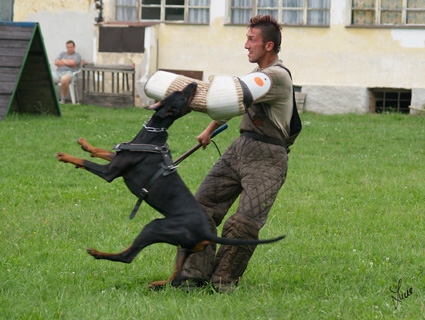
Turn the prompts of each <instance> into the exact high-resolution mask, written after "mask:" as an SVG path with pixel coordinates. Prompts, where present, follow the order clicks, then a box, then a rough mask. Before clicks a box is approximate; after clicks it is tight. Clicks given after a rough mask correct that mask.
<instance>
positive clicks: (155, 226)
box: [87, 219, 168, 263]
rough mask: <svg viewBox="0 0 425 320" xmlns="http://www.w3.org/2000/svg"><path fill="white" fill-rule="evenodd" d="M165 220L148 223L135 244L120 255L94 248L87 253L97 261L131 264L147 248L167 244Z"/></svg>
mask: <svg viewBox="0 0 425 320" xmlns="http://www.w3.org/2000/svg"><path fill="white" fill-rule="evenodd" d="M163 220H165V219H155V220H153V221H152V222H150V223H148V224H147V225H146V226H145V227H144V228H143V230H142V232H140V234H139V235H138V236H137V238H136V239H135V240H134V241H133V243H132V244H131V245H130V246H129V247H128V248H127V249H125V250H124V251H121V252H118V253H107V252H101V251H98V250H95V249H92V248H88V249H87V253H88V254H90V255H91V256H93V257H94V258H96V259H104V260H110V261H116V262H123V263H131V262H132V261H133V259H134V258H135V257H136V256H137V255H138V254H139V252H140V251H142V250H143V249H144V248H146V247H147V246H149V245H151V244H154V243H160V242H165V243H167V242H168V241H167V234H165V233H164V232H161V231H162V229H163V228H162V225H163V223H162V221H163Z"/></svg>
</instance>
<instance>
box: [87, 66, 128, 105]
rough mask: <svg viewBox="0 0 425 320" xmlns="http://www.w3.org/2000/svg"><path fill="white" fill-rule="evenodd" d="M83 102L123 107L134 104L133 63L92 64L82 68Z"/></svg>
mask: <svg viewBox="0 0 425 320" xmlns="http://www.w3.org/2000/svg"><path fill="white" fill-rule="evenodd" d="M82 78H83V99H82V100H83V103H85V104H94V105H98V106H105V107H117V108H125V107H132V106H134V105H135V70H134V65H93V64H86V65H85V66H84V67H83V68H82Z"/></svg>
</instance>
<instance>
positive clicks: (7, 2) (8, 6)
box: [0, 0, 13, 21]
mask: <svg viewBox="0 0 425 320" xmlns="http://www.w3.org/2000/svg"><path fill="white" fill-rule="evenodd" d="M0 21H13V0H2V1H0Z"/></svg>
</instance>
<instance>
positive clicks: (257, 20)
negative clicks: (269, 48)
mask: <svg viewBox="0 0 425 320" xmlns="http://www.w3.org/2000/svg"><path fill="white" fill-rule="evenodd" d="M248 28H258V29H260V30H261V36H262V37H263V41H264V43H266V42H269V41H272V42H273V43H274V46H273V51H274V52H275V53H276V54H277V53H279V51H280V44H281V42H282V34H281V32H280V30H281V29H282V28H281V27H280V25H279V23H278V22H277V21H276V19H275V18H273V17H272V16H269V15H267V16H262V15H258V16H255V17H252V18H251V19H250V20H249V25H248Z"/></svg>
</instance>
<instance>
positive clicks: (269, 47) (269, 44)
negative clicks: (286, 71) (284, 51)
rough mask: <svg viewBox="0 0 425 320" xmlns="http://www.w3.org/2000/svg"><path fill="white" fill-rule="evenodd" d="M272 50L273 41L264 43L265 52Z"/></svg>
mask: <svg viewBox="0 0 425 320" xmlns="http://www.w3.org/2000/svg"><path fill="white" fill-rule="evenodd" d="M273 48H274V42H273V41H267V42H266V50H267V51H273Z"/></svg>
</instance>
